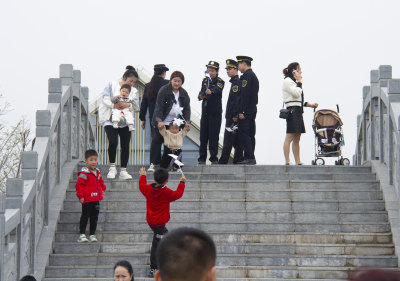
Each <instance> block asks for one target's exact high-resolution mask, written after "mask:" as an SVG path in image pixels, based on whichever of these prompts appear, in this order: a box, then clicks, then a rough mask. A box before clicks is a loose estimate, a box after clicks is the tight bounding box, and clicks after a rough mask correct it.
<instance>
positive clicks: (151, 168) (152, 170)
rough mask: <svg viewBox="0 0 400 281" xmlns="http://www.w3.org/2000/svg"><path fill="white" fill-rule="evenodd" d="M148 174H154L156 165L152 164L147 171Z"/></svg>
mask: <svg viewBox="0 0 400 281" xmlns="http://www.w3.org/2000/svg"><path fill="white" fill-rule="evenodd" d="M147 172H154V164H153V163H151V164H150V167H149V168H148V169H147Z"/></svg>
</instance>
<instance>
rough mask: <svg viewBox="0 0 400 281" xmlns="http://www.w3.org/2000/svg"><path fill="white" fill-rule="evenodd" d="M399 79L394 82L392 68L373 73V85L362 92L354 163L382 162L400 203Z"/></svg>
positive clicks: (386, 66) (380, 69) (384, 67)
mask: <svg viewBox="0 0 400 281" xmlns="http://www.w3.org/2000/svg"><path fill="white" fill-rule="evenodd" d="M399 130H400V79H392V67H391V66H390V65H381V66H379V70H372V71H371V85H370V86H364V88H363V106H362V113H361V115H359V116H358V117H357V144H356V153H355V155H354V159H353V163H354V164H355V165H362V164H364V163H366V162H369V161H373V160H379V162H381V163H382V164H384V165H385V167H386V179H381V180H386V182H388V184H390V185H393V186H394V187H395V191H396V194H397V200H398V199H400V196H399V195H400V192H399V188H400V134H399Z"/></svg>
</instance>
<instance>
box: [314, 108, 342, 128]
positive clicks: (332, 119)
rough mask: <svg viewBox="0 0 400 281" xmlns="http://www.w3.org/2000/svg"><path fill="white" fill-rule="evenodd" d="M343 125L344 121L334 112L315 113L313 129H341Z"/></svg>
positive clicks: (323, 110) (319, 111)
mask: <svg viewBox="0 0 400 281" xmlns="http://www.w3.org/2000/svg"><path fill="white" fill-rule="evenodd" d="M342 125H343V122H342V119H340V117H339V114H338V113H337V112H336V111H334V110H330V109H321V110H318V111H316V112H315V113H314V120H313V128H321V127H339V126H342Z"/></svg>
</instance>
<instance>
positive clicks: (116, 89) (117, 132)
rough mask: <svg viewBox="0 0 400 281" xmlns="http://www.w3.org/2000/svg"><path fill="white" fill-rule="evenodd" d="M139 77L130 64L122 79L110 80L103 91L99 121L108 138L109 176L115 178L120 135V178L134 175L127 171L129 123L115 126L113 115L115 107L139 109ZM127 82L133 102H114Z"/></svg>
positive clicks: (129, 137)
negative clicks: (113, 99)
mask: <svg viewBox="0 0 400 281" xmlns="http://www.w3.org/2000/svg"><path fill="white" fill-rule="evenodd" d="M138 78H139V75H138V73H137V72H136V70H135V68H134V67H132V66H130V65H128V66H127V67H126V71H125V73H124V74H123V76H122V80H119V81H113V82H109V83H108V84H107V86H106V87H105V88H104V91H103V93H102V97H103V98H102V102H101V103H100V105H99V123H100V124H101V125H102V126H103V127H104V131H105V132H106V134H107V139H108V157H109V160H110V170H109V172H108V174H107V178H109V179H114V178H115V176H116V175H117V168H116V166H115V159H116V155H117V146H118V136H119V140H120V143H121V171H120V174H119V178H120V179H132V176H131V175H130V174H128V172H127V171H126V166H127V165H128V160H129V144H130V140H131V131H130V130H129V127H128V125H127V124H121V123H119V124H118V126H116V127H117V128H114V127H113V123H112V122H111V116H112V111H113V109H119V110H123V109H126V108H130V109H131V111H138V110H139V96H138V93H137V90H136V88H134V87H133V86H134V85H135V84H136V82H137V80H138ZM124 84H127V85H129V86H130V87H131V91H130V94H129V97H131V98H133V102H132V103H127V102H117V103H115V104H113V102H112V98H113V97H117V96H120V90H121V87H122V86H123V85H124Z"/></svg>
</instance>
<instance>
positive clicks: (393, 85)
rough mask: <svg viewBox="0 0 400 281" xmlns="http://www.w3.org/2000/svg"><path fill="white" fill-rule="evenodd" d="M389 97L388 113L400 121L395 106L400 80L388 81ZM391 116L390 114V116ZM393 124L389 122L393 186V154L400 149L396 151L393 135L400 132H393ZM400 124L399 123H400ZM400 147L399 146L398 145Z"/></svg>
mask: <svg viewBox="0 0 400 281" xmlns="http://www.w3.org/2000/svg"><path fill="white" fill-rule="evenodd" d="M388 96H389V108H388V111H389V113H390V111H393V113H394V115H395V116H399V117H398V118H399V120H396V121H397V122H399V121H400V111H396V110H397V108H394V107H393V105H394V104H399V103H400V79H391V80H389V81H388ZM388 115H389V114H388ZM393 122H394V120H391V122H388V126H389V128H388V133H389V152H388V154H389V155H388V158H389V161H388V162H389V163H388V168H389V169H388V173H389V183H390V184H393V166H394V163H393V160H394V159H393V154H394V152H395V151H399V150H400V148H399V147H397V149H396V150H395V149H394V147H393V144H394V141H393V133H395V134H399V132H398V131H397V132H393V128H394V126H393ZM398 124H399V123H398ZM397 145H398V146H399V144H397ZM396 161H397V163H396V166H397V167H400V162H399V161H400V159H399V157H396ZM397 173H399V171H397V172H396V174H397ZM397 184H398V185H397V186H398V187H400V183H397Z"/></svg>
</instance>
